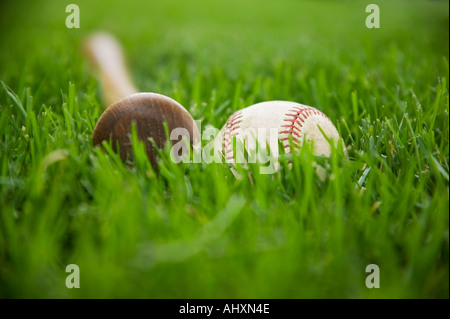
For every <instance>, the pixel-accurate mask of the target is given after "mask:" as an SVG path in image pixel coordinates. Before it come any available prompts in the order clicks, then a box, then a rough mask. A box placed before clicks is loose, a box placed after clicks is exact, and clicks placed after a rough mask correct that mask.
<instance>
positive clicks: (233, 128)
mask: <svg viewBox="0 0 450 319" xmlns="http://www.w3.org/2000/svg"><path fill="white" fill-rule="evenodd" d="M242 117H243V114H242V111H237V112H235V113H233V115H231V116H230V117H229V118H228V121H227V123H226V124H225V130H224V136H223V149H224V151H225V158H226V159H227V160H232V159H233V143H232V142H231V138H232V137H233V136H236V135H237V130H238V129H239V127H240V125H239V124H240V123H241V122H242Z"/></svg>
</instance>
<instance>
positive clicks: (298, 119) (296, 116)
mask: <svg viewBox="0 0 450 319" xmlns="http://www.w3.org/2000/svg"><path fill="white" fill-rule="evenodd" d="M311 115H319V116H323V117H325V118H326V119H328V120H329V121H330V122H331V120H330V119H329V118H328V117H327V116H326V115H325V114H323V113H322V112H320V111H319V110H317V109H314V108H312V107H309V106H302V107H300V106H294V107H293V108H292V109H291V110H289V111H288V112H287V113H286V115H285V117H286V118H285V119H284V122H286V123H287V124H285V125H282V126H281V127H283V128H286V129H287V130H283V131H281V132H280V134H287V136H286V137H284V138H283V139H282V140H283V144H284V148H285V149H286V148H288V147H290V145H289V144H285V143H284V142H286V141H289V136H292V141H293V143H294V144H295V145H299V144H300V138H301V137H302V133H301V128H302V127H303V124H304V123H305V121H306V120H307V119H308V117H310V116H311ZM288 117H293V118H288ZM295 124H297V125H298V126H299V127H300V128H299V127H297V126H296V125H295Z"/></svg>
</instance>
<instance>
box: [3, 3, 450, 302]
mask: <svg viewBox="0 0 450 319" xmlns="http://www.w3.org/2000/svg"><path fill="white" fill-rule="evenodd" d="M73 2H74V3H77V4H78V5H79V7H80V28H79V29H68V28H66V25H65V20H66V17H67V16H68V14H69V13H66V12H65V7H66V5H67V4H68V3H70V2H67V3H66V2H64V1H63V2H61V1H56V0H52V1H2V2H1V4H0V80H1V81H2V86H1V87H0V297H1V298H448V297H449V215H448V209H449V93H448V89H449V84H448V80H449V64H448V62H449V33H448V26H449V4H448V2H447V1H386V0H384V1H376V0H374V1H292V0H280V1H268V0H263V1H261V0H260V1H256V0H248V1H237V0H228V1H207V0H191V1H143V0H142V1H120V2H119V1H117V3H116V2H104V3H98V2H96V3H94V1H73ZM369 3H377V4H378V5H379V8H380V26H381V27H380V28H379V29H368V28H366V25H365V20H366V17H367V15H368V13H366V12H365V8H366V5H367V4H369ZM97 30H107V31H109V32H111V33H113V34H114V35H116V36H117V38H118V39H119V40H120V42H121V43H122V44H123V46H124V51H125V55H126V58H127V62H128V65H129V68H130V73H131V75H132V78H133V80H134V81H135V83H136V85H137V86H138V87H139V89H140V90H142V91H150V92H158V93H161V94H165V95H167V96H170V97H172V98H173V99H175V100H177V101H178V102H180V103H181V104H182V105H184V106H185V107H186V108H187V109H188V110H189V112H190V113H191V114H192V116H193V117H194V118H195V119H199V120H201V123H202V129H204V127H205V126H206V125H212V126H214V127H217V128H221V127H222V125H223V124H224V123H225V122H226V120H227V118H228V116H230V115H231V114H232V113H233V112H234V111H236V110H238V109H241V108H243V107H245V106H249V105H251V104H254V103H257V102H261V101H268V100H290V101H295V102H299V103H303V104H307V105H311V106H314V107H316V108H318V109H320V110H321V111H322V112H324V113H325V114H327V115H328V117H329V118H330V119H331V120H332V121H333V122H334V123H335V125H336V127H337V128H338V130H339V132H340V134H341V136H342V138H343V140H344V142H345V145H346V146H347V149H348V153H349V159H348V160H347V159H345V158H344V157H342V156H339V154H334V155H333V156H332V157H331V158H330V159H314V158H313V156H312V155H311V153H310V152H308V150H304V151H302V152H300V153H299V154H295V155H294V156H293V157H292V158H290V159H289V160H290V161H292V163H293V165H292V168H289V167H288V165H287V161H288V160H287V159H286V158H282V159H281V164H282V165H281V169H280V170H279V171H278V172H277V173H275V174H272V175H264V174H260V173H259V169H258V167H257V166H254V165H251V166H250V168H249V169H248V170H242V178H240V179H237V178H236V177H235V176H234V175H233V174H232V172H231V171H230V169H229V167H228V165H226V164H220V163H219V164H218V163H215V164H195V163H191V164H186V163H185V164H180V165H177V164H174V163H172V162H171V161H170V159H169V156H168V152H163V153H162V154H161V162H160V163H159V170H158V172H157V171H155V170H154V169H153V168H152V167H151V165H150V163H149V161H148V160H146V158H145V157H143V156H139V155H142V150H141V149H140V148H139V147H136V154H137V156H136V162H135V163H134V165H132V166H131V167H128V166H126V165H124V164H122V163H121V162H120V159H119V157H118V156H116V155H115V154H113V153H111V152H110V153H108V152H104V151H101V150H99V149H96V148H94V147H93V145H92V131H93V127H94V126H95V123H96V121H97V119H98V117H99V116H100V115H101V113H102V112H103V110H104V108H103V101H102V94H101V93H102V92H101V86H100V82H99V80H98V79H97V77H96V76H95V74H94V73H93V72H91V70H90V69H89V67H88V64H87V62H86V59H85V57H84V56H83V55H82V53H81V51H80V44H81V42H82V40H83V38H84V37H85V36H87V35H88V34H90V33H91V32H93V31H97ZM314 160H321V161H323V162H326V163H325V164H326V165H325V166H328V167H329V169H328V172H327V177H326V178H325V179H324V180H321V179H319V178H318V177H317V176H316V174H315V171H314V168H313V166H312V162H313V161H314ZM69 264H76V265H78V266H79V269H80V288H79V289H75V288H74V289H68V288H67V287H66V285H65V282H66V277H67V276H68V275H69V274H68V273H66V272H65V269H66V266H67V265H69ZM369 264H377V265H378V266H379V269H380V288H378V289H377V288H373V289H368V288H367V287H366V285H365V281H366V277H367V276H368V273H366V272H365V269H366V266H367V265H369Z"/></svg>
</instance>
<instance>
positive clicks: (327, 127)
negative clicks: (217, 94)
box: [214, 101, 345, 162]
mask: <svg viewBox="0 0 450 319" xmlns="http://www.w3.org/2000/svg"><path fill="white" fill-rule="evenodd" d="M319 127H320V129H321V130H322V131H323V133H324V134H325V135H326V136H327V138H328V139H329V140H330V141H333V142H334V143H335V147H337V144H338V141H339V140H340V137H339V133H338V131H337V129H336V127H335V126H334V125H333V123H332V122H331V120H330V119H329V118H328V117H327V116H326V115H325V114H323V113H322V112H320V111H319V110H317V109H315V108H313V107H310V106H307V105H302V104H299V103H295V102H288V101H267V102H261V103H257V104H254V105H252V106H249V107H246V108H244V109H242V110H239V111H237V112H235V113H234V114H233V115H231V116H230V117H229V118H228V121H227V122H226V124H225V125H224V126H223V128H222V129H221V130H220V132H219V134H218V135H217V136H216V139H215V141H214V147H215V149H216V150H217V149H220V150H221V153H222V154H223V156H224V157H225V160H226V162H233V157H234V153H233V145H232V138H233V137H236V139H237V140H239V141H240V142H242V143H245V146H246V149H247V151H250V150H251V149H253V148H254V147H255V146H256V145H255V143H254V142H253V143H252V140H255V139H256V141H257V142H258V144H259V145H260V147H265V146H266V145H272V144H270V143H269V141H270V139H269V135H270V133H271V130H270V129H272V132H274V130H275V131H276V132H277V137H278V139H277V143H278V140H281V141H282V143H283V146H284V149H285V152H286V153H290V152H291V148H290V139H291V138H292V141H293V145H294V146H296V147H298V148H301V147H302V145H303V143H304V142H305V141H308V142H311V141H313V147H314V149H313V153H314V154H315V155H322V156H330V154H331V150H332V149H331V146H330V144H329V142H328V141H327V139H326V138H325V137H324V134H322V132H321V130H320V129H319ZM258 129H262V131H263V132H262V134H261V130H260V131H259V132H260V133H259V135H258ZM255 133H256V135H255ZM264 133H265V134H264ZM277 145H278V144H277ZM342 145H343V144H342ZM344 152H345V148H344ZM271 153H272V156H275V157H277V156H278V155H279V154H278V147H275V148H271Z"/></svg>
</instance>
